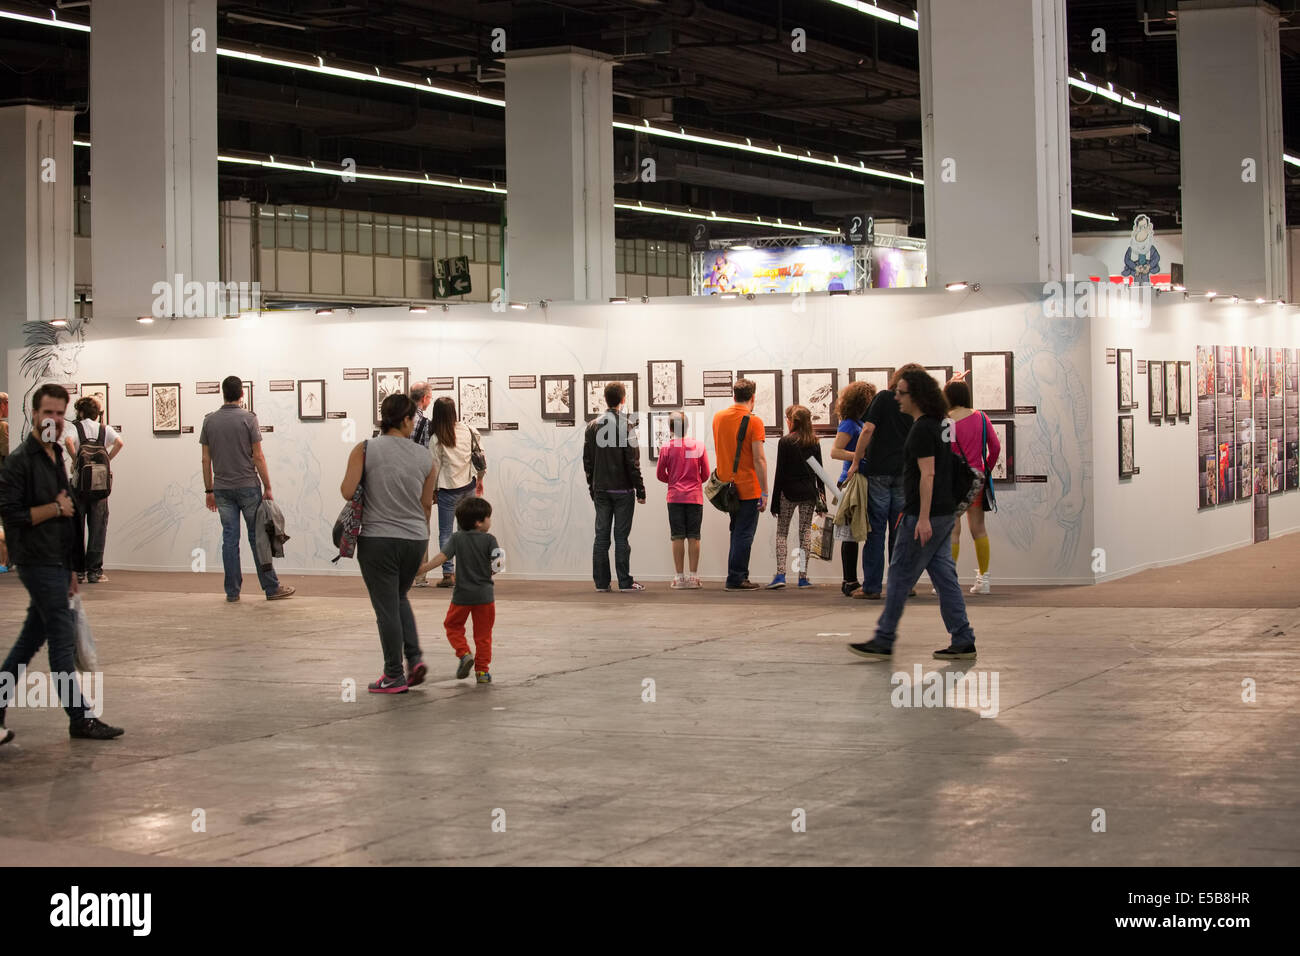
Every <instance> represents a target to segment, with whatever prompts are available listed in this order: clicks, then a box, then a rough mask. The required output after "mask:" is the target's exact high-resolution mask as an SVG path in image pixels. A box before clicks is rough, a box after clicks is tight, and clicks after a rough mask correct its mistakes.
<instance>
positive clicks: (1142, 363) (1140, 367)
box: [1138, 359, 1147, 375]
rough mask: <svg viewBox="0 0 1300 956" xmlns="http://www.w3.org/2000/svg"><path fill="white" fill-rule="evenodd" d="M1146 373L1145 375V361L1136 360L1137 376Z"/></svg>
mask: <svg viewBox="0 0 1300 956" xmlns="http://www.w3.org/2000/svg"><path fill="white" fill-rule="evenodd" d="M1146 373H1147V360H1146V359H1138V374H1139V375H1145V374H1146Z"/></svg>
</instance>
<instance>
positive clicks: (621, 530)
mask: <svg viewBox="0 0 1300 956" xmlns="http://www.w3.org/2000/svg"><path fill="white" fill-rule="evenodd" d="M626 399H627V388H626V387H625V386H623V385H622V384H621V383H619V382H610V383H609V384H608V385H606V386H605V404H606V405H607V406H609V407H608V408H607V409H606V411H605V413H604V414H603V415H601V416H600V417H599V418H597V419H596V420H595V421H593V422H592V423H591V424H590V425H588V426H587V433H586V434H585V435H584V436H583V442H582V466H583V469H584V471H586V473H587V491H588V492H589V493H590V494H591V500H592V503H593V504H594V505H595V506H596V540H595V544H594V545H593V547H592V552H591V577H592V580H594V581H595V582H596V590H597V591H609V590H610V589H611V588H610V580H611V579H610V573H609V542H610V535H611V532H612V533H613V539H614V569H615V571H616V572H617V574H618V589H619V591H621V592H627V591H644V590H645V585H643V584H640V583H638V582H637V581H636V580H634V579H633V577H632V546H631V545H630V544H628V535H629V534H630V533H631V531H632V517H633V514H634V509H635V507H636V505H638V504H641V505H643V504H645V481H644V480H643V479H642V478H641V453H640V449H639V448H638V446H637V440H636V426H635V424H633V423H632V422H631V421H630V420H629V419H628V417H627V416H626V415H624V414H623V412H622V407H623V403H624V401H626ZM633 496H635V504H634V503H633V501H634V498H633Z"/></svg>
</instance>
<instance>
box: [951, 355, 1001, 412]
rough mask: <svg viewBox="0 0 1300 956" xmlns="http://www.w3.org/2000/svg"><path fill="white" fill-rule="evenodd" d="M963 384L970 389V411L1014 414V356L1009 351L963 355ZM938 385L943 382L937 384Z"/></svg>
mask: <svg viewBox="0 0 1300 956" xmlns="http://www.w3.org/2000/svg"><path fill="white" fill-rule="evenodd" d="M965 360H966V366H965V367H966V368H967V369H968V370H969V374H968V375H967V376H966V384H967V385H969V386H970V393H971V401H972V402H974V405H972V406H971V407H972V408H977V409H979V410H980V411H981V412H984V413H985V414H988V415H1010V414H1012V413H1013V412H1014V411H1015V404H1016V395H1015V378H1014V368H1015V356H1014V355H1013V354H1012V353H1011V352H967V353H966V355H965ZM939 384H940V385H944V384H946V382H940V383H939Z"/></svg>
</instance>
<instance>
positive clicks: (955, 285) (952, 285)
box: [944, 279, 980, 292]
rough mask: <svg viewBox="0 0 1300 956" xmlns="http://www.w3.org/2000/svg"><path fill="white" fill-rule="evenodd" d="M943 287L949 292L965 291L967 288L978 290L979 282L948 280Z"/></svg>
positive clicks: (972, 290) (973, 290)
mask: <svg viewBox="0 0 1300 956" xmlns="http://www.w3.org/2000/svg"><path fill="white" fill-rule="evenodd" d="M944 288H945V289H947V290H948V291H949V292H965V291H966V290H967V289H969V290H970V291H971V292H978V291H979V290H980V284H979V283H978V282H967V281H966V280H964V279H963V280H962V281H960V282H949V283H948V284H947V285H946V286H944Z"/></svg>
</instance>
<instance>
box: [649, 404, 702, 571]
mask: <svg viewBox="0 0 1300 956" xmlns="http://www.w3.org/2000/svg"><path fill="white" fill-rule="evenodd" d="M668 427H669V430H670V432H671V434H672V436H673V437H672V438H671V439H670V440H669V441H668V442H667V443H666V444H664V446H663V447H662V448H660V449H659V468H658V470H657V472H656V474H657V475H658V476H659V480H660V481H663V482H666V483H667V484H668V531H669V534H670V536H671V537H672V542H673V564H675V565H676V566H677V576H676V577H675V578H673V583H672V587H674V588H677V589H681V588H698V587H699V586H700V578H699V573H698V572H699V570H700V524H701V523H702V522H703V520H704V483H705V482H706V481H708V480H709V453H708V451H707V450H706V449H705V447H704V443H703V442H700V441H696V440H695V439H694V438H687V437H686V432H687V427H686V413H685V412H673V413H672V414H671V415H669V416H668ZM688 544H689V546H690V562H691V572H690V574H686V573H685V568H684V564H685V560H686V549H687V545H688Z"/></svg>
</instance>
